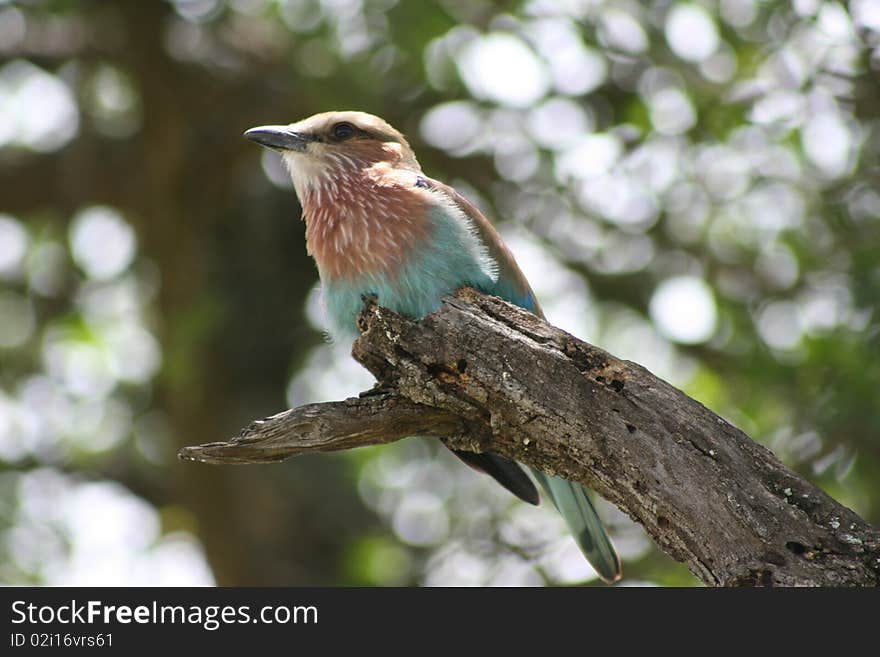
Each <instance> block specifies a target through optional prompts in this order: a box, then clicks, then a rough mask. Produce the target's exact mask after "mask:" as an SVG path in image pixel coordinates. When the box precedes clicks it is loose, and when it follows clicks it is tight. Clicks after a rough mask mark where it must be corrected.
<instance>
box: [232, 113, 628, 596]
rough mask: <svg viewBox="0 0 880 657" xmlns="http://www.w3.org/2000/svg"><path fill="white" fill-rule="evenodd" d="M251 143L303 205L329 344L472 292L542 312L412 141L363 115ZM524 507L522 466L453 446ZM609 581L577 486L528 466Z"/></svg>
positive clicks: (526, 490)
mask: <svg viewBox="0 0 880 657" xmlns="http://www.w3.org/2000/svg"><path fill="white" fill-rule="evenodd" d="M244 136H245V138H247V139H249V140H251V141H253V142H256V143H257V144H259V145H261V146H264V147H266V148H269V149H272V150H274V151H277V152H278V153H280V155H281V157H282V160H283V161H284V164H285V165H286V167H287V170H288V172H289V174H290V178H291V180H292V182H293V187H294V190H295V192H296V194H297V196H298V197H299V200H300V204H301V206H302V209H303V215H302V216H303V220H304V221H305V225H306V231H305V232H306V249H307V251H308V253H309V255H311V256H312V257H313V259H314V261H315V264H316V265H317V269H318V275H319V278H320V281H321V288H322V297H323V303H324V307H325V314H326V316H327V321H328V324H329V332H330V334H331V336H332V337H333V338H334V339H336V340H339V341H342V340H349V339H351V340H353V339H355V338H356V337H357V336H358V335H359V332H358V328H357V318H358V315H359V313H360V312H361V310H362V309H363V306H364V300H365V299H367V298H371V299H373V300H374V301H375V302H376V303H378V304H379V305H380V306H383V307H385V308H388V309H389V310H392V311H394V312H397V313H400V314H402V315H405V316H408V317H412V318H415V319H420V318H422V317H424V316H425V315H428V314H430V313H432V312H434V311H436V310H439V309H440V306H441V304H442V299H443V297H444V296H446V295H450V294H453V293H454V292H455V291H456V290H457V289H459V288H461V287H464V286H470V287H473V288H476V289H478V290H480V291H482V292H485V293H486V294H491V295H494V296H497V297H500V298H501V299H504V300H505V301H508V302H509V303H512V304H515V305H517V306H520V307H521V308H524V309H526V310H528V311H530V312H532V313H534V314H536V315H538V316H540V317H542V318H543V317H544V313H543V311H542V310H541V307H540V305H539V304H538V301H537V299H536V298H535V293H534V291H533V290H532V288H531V286H530V285H529V283H528V281H527V280H526V278H525V276H524V275H523V273H522V271H521V269H520V268H519V266H518V265H517V263H516V260H515V259H514V257H513V254H512V253H511V251H510V250H509V249H508V247H507V246H506V245H505V244H504V242H503V241H502V238H501V236H500V235H499V233H498V231H497V230H496V229H495V228H494V226H493V225H492V224H491V223H490V221H489V220H488V219H487V218H486V216H485V215H484V214H483V213H482V212H481V211H480V210H479V209H478V208H477V207H476V206H475V205H474V204H473V203H471V202H470V201H468V200H467V199H466V198H465V197H464V196H463V195H462V194H460V193H458V192H457V191H456V190H455V189H454V188H452V187H451V186H449V185H447V184H444V183H442V182H440V181H438V180H434V179H432V178H429V177H428V176H427V175H426V174H425V173H424V172H423V171H422V168H421V166H420V165H419V162H418V160H417V159H416V155H415V153H414V152H413V149H412V148H411V147H410V145H409V142H408V141H407V140H406V138H405V137H404V135H403V134H402V133H401V132H399V131H398V130H396V129H395V128H394V127H392V126H391V125H390V124H389V123H388V122H386V121H385V120H384V119H382V118H380V117H378V116H375V115H372V114H368V113H366V112H360V111H331V112H322V113H319V114H315V115H313V116H310V117H308V118H305V119H302V120H300V121H297V122H294V123H290V124H287V125H262V126H258V127H255V128H251V129H249V130H247V131H246V132H245V133H244ZM452 451H453V453H454V454H455V455H456V456H457V457H458V458H459V459H461V460H462V461H463V462H464V463H466V464H467V465H469V466H471V467H472V468H474V469H476V470H479V471H482V472H484V473H486V474H488V475H489V476H491V477H492V478H493V479H495V481H497V482H498V483H499V484H501V485H502V486H503V487H505V488H506V489H507V490H508V491H510V492H511V493H513V494H514V495H515V496H517V497H519V498H520V499H522V500H524V501H525V502H528V503H530V504H538V503H539V499H540V497H539V494H538V491H537V488H536V487H535V485H534V483H533V482H532V480H531V479H530V478H529V476H528V475H527V474H526V472H525V471H524V470H523V467H522V466H521V465H520V464H519V463H517V462H515V461H512V460H509V459H506V458H504V457H501V456H498V455H496V454H491V453H480V454H478V453H473V452H465V451H458V450H452ZM531 472H532V475H533V476H534V477H535V479H536V480H537V481H538V483H539V484H540V486H541V488H543V490H544V492H545V493H546V494H547V496H548V497H549V498H550V500H551V501H552V503H553V504H554V505H555V507H556V508H557V509H558V511H559V513H560V514H561V515H562V517H563V518H564V520H565V522H566V524H567V526H568V528H569V530H570V532H571V533H572V535H573V536H574V538H575V541H576V542H577V544H578V546H579V547H580V549H581V551H582V552H583V554H584V556H585V557H586V559H587V561H588V562H589V563H590V564H591V565H592V566H593V569H594V570H595V571H596V573H597V574H598V575H599V577H601V578H602V579H603V580H604V581H606V582H609V583H612V582H615V581H617V580H619V579H620V577H621V566H620V558H619V557H618V555H617V552H616V551H615V549H614V546H613V544H612V543H611V540H610V538H609V537H608V534H607V532H606V531H605V528H604V527H603V525H602V522H601V520H600V519H599V516H598V514H597V513H596V510H595V508H594V507H593V504H592V503H591V501H590V496H589V494H588V491H586V490H585V489H584V488H583V486H581V485H580V484H578V483H576V482H571V481H567V480H565V479H562V478H560V477H557V476H551V475H547V474H545V473H543V472H541V471H539V470H537V469H531Z"/></svg>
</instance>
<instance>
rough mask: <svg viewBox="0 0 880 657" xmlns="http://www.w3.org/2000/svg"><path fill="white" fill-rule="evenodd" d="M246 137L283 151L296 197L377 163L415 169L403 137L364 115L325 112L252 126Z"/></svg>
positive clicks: (301, 196)
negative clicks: (299, 119) (305, 117)
mask: <svg viewBox="0 0 880 657" xmlns="http://www.w3.org/2000/svg"><path fill="white" fill-rule="evenodd" d="M244 136H245V137H247V138H248V139H250V140H251V141H255V142H257V143H258V144H260V145H262V146H266V147H267V148H271V149H274V150H276V151H278V152H279V153H281V156H282V157H283V158H284V161H285V163H286V164H287V168H288V169H289V171H290V176H291V178H292V179H293V184H294V187H295V188H296V193H297V195H298V196H299V197H300V199H303V198H304V196H305V195H306V194H307V193H308V192H309V191H310V190H313V189H316V188H318V189H320V188H322V187H328V186H335V185H337V184H339V183H340V182H341V180H340V179H342V180H344V179H345V178H347V177H351V176H353V175H354V174H356V173H357V172H358V171H362V170H365V169H368V168H370V167H373V166H375V165H377V164H383V163H384V164H387V165H388V166H391V167H394V168H405V169H412V170H416V171H418V170H419V163H418V161H417V160H416V156H415V154H414V153H413V151H412V149H411V148H410V146H409V144H408V143H407V141H406V139H405V138H404V136H403V135H402V134H400V132H398V131H397V130H395V129H394V128H393V127H391V126H390V125H389V124H388V123H387V122H386V121H384V120H383V119H381V118H379V117H378V116H373V115H372V114H367V113H365V112H353V111H345V112H323V113H321V114H315V115H314V116H310V117H309V118H307V119H303V120H302V121H298V122H296V123H291V124H290V125H264V126H259V127H256V128H251V129H250V130H248V131H247V132H245V133H244Z"/></svg>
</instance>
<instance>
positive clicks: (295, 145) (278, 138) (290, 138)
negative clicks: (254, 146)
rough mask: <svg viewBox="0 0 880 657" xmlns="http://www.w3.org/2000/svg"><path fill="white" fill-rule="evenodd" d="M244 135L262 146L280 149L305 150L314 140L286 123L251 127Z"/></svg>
mask: <svg viewBox="0 0 880 657" xmlns="http://www.w3.org/2000/svg"><path fill="white" fill-rule="evenodd" d="M244 136H245V137H246V138H248V139H250V140H251V141H255V142H257V143H258V144H260V145H261V146H266V147H268V148H274V149H275V150H279V151H299V152H303V151H305V150H306V147H307V146H308V143H309V142H310V141H312V139H311V138H310V136H309V135H306V134H304V133H301V132H294V131H293V130H291V129H290V126H286V125H261V126H259V127H256V128H251V129H250V130H248V131H247V132H245V133H244Z"/></svg>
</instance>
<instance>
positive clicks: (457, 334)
mask: <svg viewBox="0 0 880 657" xmlns="http://www.w3.org/2000/svg"><path fill="white" fill-rule="evenodd" d="M361 323H362V326H361V328H362V330H363V335H362V336H361V338H359V339H358V340H357V341H356V342H355V345H354V348H353V356H354V357H355V358H356V359H357V360H358V361H359V362H360V363H362V364H363V365H364V366H365V367H367V368H368V369H369V370H370V371H371V372H372V373H373V374H374V375H375V376H376V378H377V380H378V381H379V384H378V386H377V388H376V389H375V390H374V391H370V392H368V393H364V394H362V396H361V397H360V398H357V399H349V400H346V401H343V402H330V403H325V404H312V405H309V406H303V407H300V408H297V409H293V410H288V411H285V412H284V413H281V414H279V415H276V416H273V417H271V418H267V419H266V420H262V421H258V422H254V423H252V424H251V425H250V426H249V427H247V428H246V429H244V430H243V432H242V434H241V435H240V436H239V437H237V438H234V439H232V440H230V441H227V442H222V443H211V444H208V445H201V446H197V447H187V448H184V449H183V450H181V454H180V455H181V458H183V459H187V460H196V461H205V462H209V463H257V462H265V461H277V460H282V459H284V458H287V457H289V456H293V455H296V454H300V453H303V452H308V451H334V450H340V449H350V448H353V447H358V446H362V445H372V444H378V443H388V442H392V441H395V440H399V439H401V438H405V437H406V436H410V435H414V434H418V435H425V436H435V437H438V438H440V439H442V440H443V441H444V442H445V443H446V444H447V445H448V446H449V447H452V448H455V449H463V450H471V451H491V452H494V453H497V454H501V455H503V456H506V457H508V458H512V459H515V460H517V461H519V462H521V463H524V464H527V465H530V466H533V467H536V468H538V469H540V470H543V471H544V472H547V473H551V474H558V475H562V476H563V477H565V478H567V479H570V480H574V481H579V482H581V483H583V484H584V485H586V486H587V487H589V488H591V489H593V490H595V491H597V492H598V493H599V494H600V495H602V496H603V497H604V498H605V499H607V500H609V501H610V502H612V503H614V504H615V505H617V506H618V507H619V508H620V509H622V510H623V511H624V512H626V513H627V514H628V515H629V516H630V517H632V518H633V519H634V520H635V521H637V522H639V523H640V524H641V525H642V526H644V528H645V529H646V530H647V532H648V533H649V534H650V535H651V536H652V537H653V539H654V540H655V541H656V542H657V544H658V545H659V546H660V547H661V548H662V549H663V550H664V551H665V552H667V553H668V554H670V555H671V556H672V557H673V558H675V559H677V560H679V561H684V562H685V563H687V565H688V567H689V568H690V569H691V571H692V572H693V573H694V574H695V575H696V576H697V577H699V578H700V579H701V580H702V581H703V582H705V583H706V584H708V585H713V586H719V585H721V586H877V585H878V583H880V532H878V531H877V530H876V529H874V528H873V527H871V526H870V525H869V524H868V523H867V522H865V521H864V520H863V519H862V518H860V517H859V516H858V515H856V514H855V513H854V512H852V511H851V510H850V509H848V508H846V507H844V506H842V505H841V504H839V503H837V502H836V501H835V500H833V499H832V498H831V497H829V496H828V495H826V494H825V493H824V492H823V491H821V490H820V489H818V488H816V487H815V486H814V485H812V484H811V483H810V482H808V481H807V480H806V479H804V478H803V477H801V476H800V475H798V474H796V473H795V472H793V471H792V470H790V469H789V468H787V467H786V466H785V465H783V464H782V463H781V462H780V461H779V460H778V459H777V458H776V457H775V456H774V455H773V453H772V452H770V451H769V450H767V449H766V448H764V447H762V446H761V445H759V444H757V443H755V442H754V441H753V440H751V439H750V438H749V437H748V436H747V435H745V434H744V433H743V432H742V431H740V430H739V429H737V428H736V427H735V426H733V425H731V424H730V423H728V422H727V421H725V420H724V419H722V418H721V417H719V416H717V415H716V414H714V413H713V412H712V411H710V410H708V409H707V408H706V407H704V406H703V405H702V404H700V403H699V402H697V401H695V400H693V399H691V398H690V397H688V396H687V395H685V394H684V393H682V392H681V391H679V390H677V389H676V388H674V387H673V386H671V385H669V384H668V383H666V382H664V381H662V380H660V379H658V378H657V377H655V376H654V375H652V374H651V373H650V372H648V371H647V370H646V369H645V368H643V367H641V366H640V365H638V364H636V363H632V362H629V361H624V360H620V359H617V358H615V357H613V356H611V355H610V354H608V353H606V352H605V351H603V350H601V349H598V348H596V347H594V346H592V345H589V344H587V343H585V342H583V341H581V340H578V339H577V338H574V337H572V336H571V335H569V334H567V333H565V332H564V331H562V330H560V329H558V328H555V327H553V326H552V325H550V324H548V323H546V322H545V321H543V320H541V319H540V318H538V317H535V316H534V315H532V314H530V313H528V312H526V311H524V310H522V309H520V308H517V307H515V306H512V305H510V304H507V303H505V302H504V301H501V300H499V299H497V298H494V297H489V296H486V295H482V294H480V293H478V292H475V291H473V290H470V289H464V290H462V291H460V292H459V293H458V294H457V295H456V296H455V297H453V298H449V299H447V300H445V302H444V305H443V307H442V309H441V310H440V311H438V312H437V313H434V314H433V315H430V316H428V317H426V318H425V319H423V320H422V321H414V320H411V319H408V318H405V317H402V316H400V315H397V314H395V313H392V312H390V311H389V310H387V309H385V308H380V307H376V306H371V307H369V308H367V309H366V310H365V311H364V313H363V314H362V316H361Z"/></svg>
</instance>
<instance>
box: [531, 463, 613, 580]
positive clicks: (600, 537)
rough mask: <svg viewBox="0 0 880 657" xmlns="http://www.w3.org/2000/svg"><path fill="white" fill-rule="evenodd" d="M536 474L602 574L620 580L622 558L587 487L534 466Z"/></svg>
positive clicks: (586, 553)
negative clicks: (588, 494)
mask: <svg viewBox="0 0 880 657" xmlns="http://www.w3.org/2000/svg"><path fill="white" fill-rule="evenodd" d="M532 474H534V475H535V478H536V479H537V480H538V482H539V483H540V484H541V487H542V488H543V489H544V490H545V491H546V492H547V495H548V496H549V497H550V499H551V500H553V504H554V505H556V508H557V509H558V510H559V513H560V514H562V517H563V518H565V522H566V524H567V525H568V528H569V529H570V530H571V533H572V534H573V535H574V538H575V540H576V541H577V544H578V546H580V548H581V551H582V552H583V553H584V556H585V557H586V558H587V561H589V562H590V565H591V566H593V568H595V570H596V572H597V573H598V574H599V577H601V578H602V579H603V580H605V581H606V582H609V583H610V582H616V581H617V580H619V579H620V576H621V571H620V558H619V557H618V556H617V552H616V551H615V550H614V546H613V545H612V544H611V539H609V538H608V534H607V533H606V532H605V528H604V527H603V526H602V521H601V520H599V516H598V514H597V513H596V509H594V508H593V504H592V503H591V502H590V498H589V497H588V496H587V491H586V490H585V489H584V487H583V486H581V485H580V484H576V483H573V482H571V481H567V480H566V479H562V478H561V477H551V476H548V475H546V474H544V473H543V472H540V471H539V470H534V469H532Z"/></svg>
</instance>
